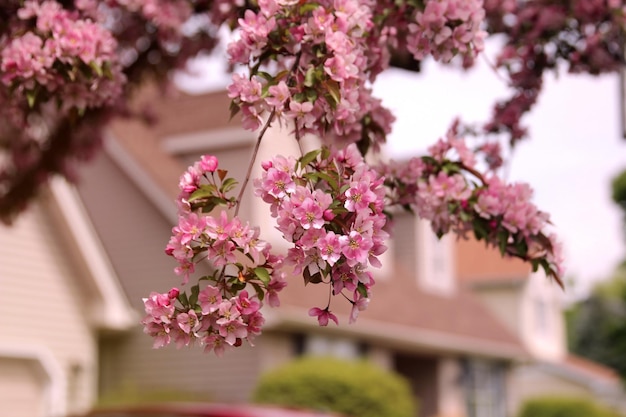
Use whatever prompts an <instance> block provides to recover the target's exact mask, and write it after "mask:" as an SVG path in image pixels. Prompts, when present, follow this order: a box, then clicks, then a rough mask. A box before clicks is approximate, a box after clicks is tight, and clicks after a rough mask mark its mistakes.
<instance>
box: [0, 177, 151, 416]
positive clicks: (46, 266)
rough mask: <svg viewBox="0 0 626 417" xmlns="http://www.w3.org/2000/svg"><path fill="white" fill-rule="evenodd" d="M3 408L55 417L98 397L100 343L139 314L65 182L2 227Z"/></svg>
mask: <svg viewBox="0 0 626 417" xmlns="http://www.w3.org/2000/svg"><path fill="white" fill-rule="evenodd" d="M0 247H1V248H2V249H1V250H0V288H1V290H0V329H2V336H0V404H2V415H3V416H5V417H53V416H64V415H67V414H68V413H78V412H81V411H84V410H86V409H88V408H90V407H91V406H92V404H93V402H94V401H95V400H96V398H97V384H98V381H97V378H96V376H97V374H98V367H99V361H98V350H99V349H98V338H99V336H100V335H102V334H105V333H116V332H120V331H125V330H127V329H129V328H130V327H131V326H133V325H135V323H136V320H137V319H138V317H139V316H136V315H135V313H134V312H133V311H132V310H131V308H130V306H129V304H128V303H127V301H126V297H125V294H124V293H123V292H122V291H121V288H120V287H119V280H118V278H117V277H116V276H115V273H114V271H113V270H112V269H111V267H110V264H109V263H108V261H107V258H106V255H105V254H104V251H103V249H102V246H101V245H100V242H99V240H98V237H97V235H96V234H95V233H94V231H93V229H92V228H91V227H90V224H89V221H88V220H87V218H86V216H85V212H84V210H83V207H82V205H81V203H80V199H79V198H78V196H77V194H76V191H75V190H74V189H73V188H71V187H70V186H69V185H68V184H67V183H65V182H64V181H63V180H55V181H53V182H52V184H51V187H50V189H49V191H48V192H47V193H46V194H45V195H44V196H42V198H41V199H40V200H39V201H38V202H37V203H36V204H34V205H33V206H32V207H31V208H30V209H29V210H28V211H27V212H25V213H23V214H22V215H21V216H20V218H19V219H18V220H17V221H16V222H15V224H14V225H13V226H12V227H8V226H2V227H1V228H0Z"/></svg>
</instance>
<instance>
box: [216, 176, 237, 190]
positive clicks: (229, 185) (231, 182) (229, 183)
mask: <svg viewBox="0 0 626 417" xmlns="http://www.w3.org/2000/svg"><path fill="white" fill-rule="evenodd" d="M237 184H239V181H237V180H236V179H234V178H226V179H225V180H224V182H223V183H222V186H221V187H220V191H221V192H223V193H227V192H229V191H231V190H232V189H233V188H235V187H236V186H237Z"/></svg>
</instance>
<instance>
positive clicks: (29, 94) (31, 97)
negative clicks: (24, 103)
mask: <svg viewBox="0 0 626 417" xmlns="http://www.w3.org/2000/svg"><path fill="white" fill-rule="evenodd" d="M36 99H37V91H36V90H28V91H26V100H28V107H29V108H31V109H32V108H33V107H34V106H35V100H36Z"/></svg>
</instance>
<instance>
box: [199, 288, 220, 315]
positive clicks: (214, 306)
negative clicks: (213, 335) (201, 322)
mask: <svg viewBox="0 0 626 417" xmlns="http://www.w3.org/2000/svg"><path fill="white" fill-rule="evenodd" d="M198 302H199V303H200V306H201V307H202V314H211V313H213V312H215V311H217V310H218V309H219V307H220V305H221V303H222V294H221V292H220V290H219V289H217V288H216V287H214V286H212V285H207V286H206V287H205V288H204V289H203V290H202V291H200V292H199V293H198Z"/></svg>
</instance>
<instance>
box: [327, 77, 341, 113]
mask: <svg viewBox="0 0 626 417" xmlns="http://www.w3.org/2000/svg"><path fill="white" fill-rule="evenodd" d="M326 90H327V91H328V94H329V95H330V97H332V102H331V103H329V104H330V105H331V106H332V107H333V108H334V107H335V106H336V105H337V104H339V102H340V101H341V92H340V90H339V83H338V82H337V81H333V80H330V81H328V82H326Z"/></svg>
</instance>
